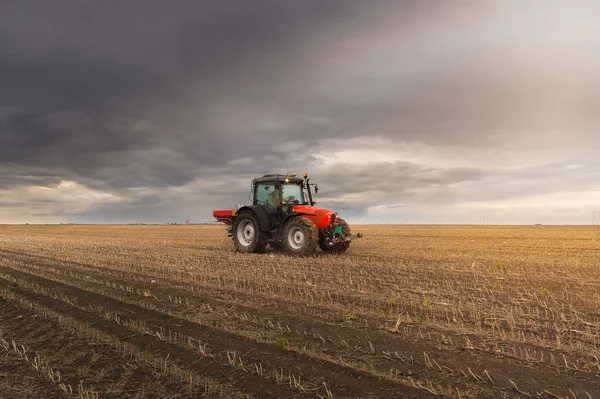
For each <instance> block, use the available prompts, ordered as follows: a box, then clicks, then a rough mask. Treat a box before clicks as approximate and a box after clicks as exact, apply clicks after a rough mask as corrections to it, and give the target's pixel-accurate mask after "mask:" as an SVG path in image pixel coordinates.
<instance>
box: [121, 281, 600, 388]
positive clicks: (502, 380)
mask: <svg viewBox="0 0 600 399" xmlns="http://www.w3.org/2000/svg"><path fill="white" fill-rule="evenodd" d="M127 284H136V282H135V281H128V282H127ZM140 289H142V290H146V289H152V290H153V291H154V292H157V290H160V289H161V287H160V286H156V285H152V286H151V287H150V286H145V287H141V286H140ZM163 289H164V288H163ZM169 290H172V288H169ZM172 294H173V295H177V293H176V292H175V293H172ZM181 294H185V293H181ZM188 294H189V293H188ZM200 300H201V301H204V300H209V298H200ZM167 305H168V304H167ZM173 307H174V308H176V307H177V306H173ZM255 311H256V310H255ZM258 313H263V314H264V313H265V310H264V309H261V310H260V311H259V312H258ZM298 322H299V323H300V324H298V323H296V324H292V326H298V325H301V326H302V325H303V324H302V323H307V324H305V325H304V328H306V329H308V331H310V328H314V329H315V330H316V331H318V332H319V339H321V340H323V341H324V340H325V339H327V340H330V341H331V344H332V346H330V345H329V343H328V344H327V345H320V344H319V343H318V342H319V340H318V339H316V338H315V339H314V340H313V341H312V342H310V340H309V341H308V342H305V341H303V340H301V339H299V344H300V345H304V346H306V345H308V346H309V347H310V348H311V350H320V351H322V352H324V353H328V352H332V353H341V354H342V355H344V354H348V355H350V356H357V355H356V353H351V352H350V353H349V352H348V348H344V347H343V346H341V344H339V343H340V342H342V341H344V342H346V344H347V343H348V342H351V343H354V342H357V341H356V337H357V336H359V342H360V343H361V344H364V343H365V342H368V343H369V346H370V348H371V350H373V348H378V350H377V353H378V355H376V354H375V352H373V353H369V349H366V350H359V351H358V352H360V354H362V359H363V360H364V361H367V362H369V363H371V364H378V365H379V366H383V367H388V366H389V367H394V368H395V369H396V370H397V371H399V372H400V373H401V374H402V373H405V374H403V375H411V374H412V375H413V376H419V377H423V378H427V379H430V378H434V379H435V378H440V376H439V375H436V373H433V372H429V371H428V370H427V369H422V370H420V371H416V372H415V370H414V368H415V365H414V360H413V359H420V362H419V363H421V362H422V363H425V364H427V363H429V364H431V365H432V368H434V369H435V368H436V367H437V368H440V371H442V368H441V367H443V369H444V370H443V371H446V372H447V371H450V372H452V370H454V371H455V372H459V369H461V370H464V371H465V372H467V370H468V372H473V373H475V374H480V375H484V376H485V375H487V374H491V375H492V376H493V381H494V383H495V384H496V386H497V387H510V386H511V382H510V381H511V380H512V381H514V382H516V383H517V384H518V385H527V386H528V387H530V388H531V389H535V390H537V391H538V392H542V391H543V389H542V388H544V387H546V388H547V387H551V386H552V385H553V384H554V383H555V382H556V381H557V375H558V372H559V371H558V370H555V369H554V368H553V367H546V366H544V365H543V364H540V363H529V364H524V363H522V362H519V361H516V360H515V359H511V358H507V357H505V356H494V357H487V356H485V354H484V356H481V355H482V354H481V353H477V352H476V351H473V350H464V348H460V349H458V350H453V349H452V348H448V347H446V346H443V345H439V344H436V343H435V342H427V340H424V339H421V340H417V341H414V340H411V339H410V338H409V337H407V336H406V335H400V334H389V333H388V334H382V332H380V331H360V330H357V329H356V328H352V327H347V326H339V325H338V326H336V325H323V324H319V323H315V322H313V323H310V322H308V321H303V320H299V321H298ZM305 331H306V330H305ZM313 331H314V330H313ZM313 336H314V335H313ZM330 337H331V338H330ZM361 340H362V341H361ZM324 343H325V342H323V344H324ZM335 344H338V345H335ZM380 348H381V349H382V350H383V352H381V351H380V350H379V349H380ZM394 352H396V356H394ZM398 353H399V354H401V355H400V356H397V354H398ZM382 355H385V356H382ZM390 355H391V357H392V358H394V357H395V358H396V361H392V360H391V359H389V358H388V357H389V356H390ZM488 356H489V355H488ZM424 358H425V359H424ZM429 358H432V359H433V362H432V361H431V360H429V362H428V359H429ZM398 359H404V360H398ZM406 359H410V360H412V361H408V362H407V360H406ZM402 361H405V362H406V363H402ZM386 364H387V365H388V366H385V365H386ZM440 366H441V367H440ZM563 372H564V371H563ZM572 373H573V374H574V376H573V380H572V382H570V384H571V385H568V386H572V387H571V389H575V391H576V392H577V389H580V388H581V389H584V388H585V389H587V390H597V389H598V385H597V384H594V383H593V382H591V381H586V380H593V378H594V376H593V375H589V374H588V375H587V376H586V373H585V372H575V370H573V371H572ZM526 375H527V376H532V375H533V378H525V377H524V376H526ZM446 378H447V379H449V380H452V377H451V375H449V376H446ZM491 378H492V377H490V380H491ZM473 379H474V380H477V379H476V378H475V377H473ZM454 380H456V379H454ZM484 381H485V383H483V384H477V383H476V382H477V381H474V382H475V383H474V384H473V385H475V386H477V385H480V386H481V389H482V390H484V391H485V390H489V387H488V388H487V389H486V385H489V384H487V382H488V381H489V380H487V379H486V380H484ZM561 383H564V381H561ZM454 384H456V382H454ZM458 385H461V384H458ZM496 389H498V388H496ZM557 389H558V388H557Z"/></svg>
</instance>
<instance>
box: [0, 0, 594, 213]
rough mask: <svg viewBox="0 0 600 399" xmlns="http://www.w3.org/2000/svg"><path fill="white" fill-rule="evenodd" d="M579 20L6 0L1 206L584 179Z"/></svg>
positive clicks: (350, 205)
mask: <svg viewBox="0 0 600 399" xmlns="http://www.w3.org/2000/svg"><path fill="white" fill-rule="evenodd" d="M557 4H558V3H557ZM589 6H590V7H591V6H592V5H589ZM589 15H591V14H590V13H587V12H583V11H582V9H578V8H577V7H568V6H564V5H563V6H560V5H556V4H554V5H549V6H548V7H546V8H544V10H542V11H540V10H538V9H535V7H533V6H529V5H521V4H520V3H517V2H510V1H509V2H501V3H494V4H492V3H490V4H482V3H477V4H467V3H462V4H460V5H458V4H457V3H439V2H436V3H419V4H416V3H413V2H399V1H379V2H375V3H373V2H364V1H359V0H356V1H352V0H350V1H348V0H330V1H321V0H313V1H288V2H283V1H278V0H261V1H243V0H226V1H213V2H198V1H192V0H189V1H188V0H181V1H175V2H170V3H169V4H166V3H165V2H163V1H158V0H146V1H129V2H116V1H111V2H81V1H74V0H68V1H67V0H65V1H52V2H48V1H46V2H44V1H37V2H36V1H29V2H26V1H21V2H3V3H1V4H0V202H1V204H2V206H0V217H2V216H3V215H7V214H8V215H10V214H15V213H16V212H17V210H18V209H17V208H21V211H22V214H24V215H26V214H28V213H27V209H31V210H32V211H33V210H35V214H36V215H38V216H40V217H42V216H44V215H46V216H48V217H59V216H60V215H61V214H63V215H71V216H73V217H79V216H81V217H84V218H85V217H88V219H89V220H90V221H120V220H125V219H127V220H128V221H136V220H135V219H138V220H139V219H144V218H145V219H147V220H149V219H152V220H155V221H158V220H160V221H163V220H164V219H167V218H179V219H182V218H183V219H186V218H190V219H195V220H198V219H200V220H206V219H207V218H209V217H210V209H211V208H214V207H234V206H236V205H237V204H238V203H239V202H242V201H245V199H246V195H247V189H248V185H249V181H250V179H251V178H252V177H254V176H256V175H259V174H262V173H273V172H275V173H276V172H281V173H285V172H297V173H302V172H304V171H307V172H309V173H311V175H312V176H314V181H315V182H317V181H318V182H319V183H320V187H321V194H320V195H321V196H322V197H321V198H323V199H324V200H326V202H327V203H326V204H324V205H326V206H335V207H336V208H337V209H339V210H340V212H342V213H344V212H345V213H347V214H348V215H350V216H355V217H361V216H365V215H367V214H368V212H369V209H370V208H373V207H380V208H377V209H402V210H403V211H404V210H406V212H409V209H411V206H413V207H414V206H419V205H421V204H426V203H428V204H432V205H435V206H438V207H441V206H444V205H446V206H453V205H456V204H460V203H461V202H468V201H482V200H490V201H493V200H504V199H510V198H516V199H518V198H523V197H527V196H528V195H529V196H531V195H545V194H548V193H552V192H556V191H560V190H582V189H587V188H589V187H590V183H589V177H590V176H593V175H594V173H596V172H598V161H597V159H598V157H597V153H596V152H594V150H593V148H594V146H593V144H594V142H596V140H597V139H596V132H597V128H598V125H600V120H599V117H598V115H599V114H598V113H597V109H598V107H599V106H600V93H599V92H598V90H597V88H596V87H595V86H594V85H593V84H590V82H595V81H596V80H597V78H599V77H600V76H598V74H597V71H598V70H600V53H599V52H598V51H597V49H598V48H600V47H599V46H598V43H596V41H597V40H596V39H595V38H596V37H599V35H598V33H599V32H598V29H597V24H596V23H595V20H594V19H593V18H590V17H589ZM577 164H580V165H577ZM65 182H66V183H68V184H65ZM73 182H75V183H76V184H73ZM40 187H43V188H44V190H41V189H39V188H40ZM19 200H22V201H23V204H22V206H20V207H19V206H17V204H19ZM48 203H55V206H54V207H48V206H44V205H43V204H48ZM411 204H412V205H411ZM2 207H4V210H3V209H1V208H2ZM28 207H29V208H28ZM3 212H4V213H3ZM195 215H203V216H202V217H200V216H198V218H196V217H195ZM206 215H208V216H206ZM402 217H403V218H404V216H402ZM382 218H384V216H382ZM384 220H385V219H384Z"/></svg>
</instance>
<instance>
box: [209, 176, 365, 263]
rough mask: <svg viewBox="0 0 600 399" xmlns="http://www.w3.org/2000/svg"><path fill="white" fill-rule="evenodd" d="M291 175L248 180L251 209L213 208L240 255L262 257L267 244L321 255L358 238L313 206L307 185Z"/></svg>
mask: <svg viewBox="0 0 600 399" xmlns="http://www.w3.org/2000/svg"><path fill="white" fill-rule="evenodd" d="M303 177H304V178H300V177H297V175H296V174H295V173H293V174H289V175H288V174H268V175H264V176H261V177H258V178H255V179H254V180H252V184H251V190H250V195H249V199H251V200H252V205H247V206H240V207H239V209H237V210H213V216H214V217H215V218H216V219H217V220H218V221H219V222H222V223H224V224H225V225H226V229H227V236H228V237H232V240H233V244H234V246H235V248H236V249H237V250H238V251H240V252H252V253H264V252H265V250H266V247H267V245H269V246H270V247H271V248H272V249H273V250H276V251H284V252H286V253H288V254H291V255H297V256H306V255H311V254H313V253H315V251H316V250H317V246H318V247H320V248H321V250H322V251H323V252H326V253H342V252H344V251H346V250H347V249H348V247H349V246H350V242H351V241H352V240H354V239H356V238H360V237H362V234H360V233H358V234H356V235H352V234H351V233H350V226H348V223H346V221H345V220H344V219H342V218H340V217H338V214H337V213H336V212H333V211H330V210H327V209H323V208H318V207H316V206H315V205H316V201H314V200H313V193H312V190H311V188H313V187H314V191H315V194H316V193H318V192H319V186H318V185H317V184H312V183H309V178H308V175H307V174H306V173H304V175H303Z"/></svg>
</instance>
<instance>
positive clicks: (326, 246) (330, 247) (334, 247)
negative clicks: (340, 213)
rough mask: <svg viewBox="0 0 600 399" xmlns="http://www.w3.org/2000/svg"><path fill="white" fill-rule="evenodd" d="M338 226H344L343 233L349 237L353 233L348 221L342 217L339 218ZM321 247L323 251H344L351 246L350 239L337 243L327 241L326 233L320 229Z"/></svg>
mask: <svg viewBox="0 0 600 399" xmlns="http://www.w3.org/2000/svg"><path fill="white" fill-rule="evenodd" d="M338 226H342V235H343V236H345V237H348V236H349V235H351V232H350V226H348V223H346V221H345V220H344V219H342V218H338ZM319 247H320V248H321V250H322V251H323V252H326V253H342V252H345V251H346V250H347V249H348V248H349V247H350V241H346V242H336V243H335V244H330V243H328V242H327V240H326V237H325V233H324V232H322V231H319Z"/></svg>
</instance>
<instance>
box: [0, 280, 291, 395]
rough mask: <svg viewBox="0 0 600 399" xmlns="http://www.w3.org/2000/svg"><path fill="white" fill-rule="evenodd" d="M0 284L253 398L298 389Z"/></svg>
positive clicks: (7, 283)
mask: <svg viewBox="0 0 600 399" xmlns="http://www.w3.org/2000/svg"><path fill="white" fill-rule="evenodd" d="M18 280H19V279H17V281H18ZM0 286H4V287H6V288H7V289H8V290H9V291H12V292H15V293H17V294H18V295H20V296H22V297H24V298H26V299H27V300H29V301H32V302H35V303H38V304H40V305H42V306H44V307H46V308H48V309H51V310H52V311H54V312H57V313H59V314H61V315H65V316H68V317H71V318H73V319H75V320H76V321H77V322H79V323H82V324H84V325H87V326H89V327H91V328H93V329H96V330H98V331H101V332H103V333H106V334H109V335H112V336H114V337H117V338H118V339H120V340H121V341H122V342H126V343H128V344H132V345H133V346H134V347H136V348H137V349H138V350H140V351H141V352H145V353H148V354H151V355H152V356H155V357H159V358H162V359H165V358H168V359H170V361H171V363H178V365H180V366H181V367H183V368H185V369H186V370H188V371H191V372H194V373H197V374H199V375H201V376H203V377H208V378H210V379H212V380H214V381H215V382H218V383H221V384H223V385H225V386H230V387H232V388H235V389H237V390H239V391H241V392H244V393H247V394H249V395H252V396H254V397H261V398H262V397H264V398H276V399H278V398H290V397H296V396H298V392H297V391H294V390H292V389H291V388H289V386H286V385H276V384H273V383H271V382H270V381H269V380H267V379H265V378H262V377H260V376H258V375H253V374H249V373H245V372H242V371H239V370H236V369H234V368H232V367H230V366H228V365H224V364H221V363H220V362H217V361H214V360H212V359H211V358H208V357H203V356H200V355H199V354H197V353H194V352H192V351H190V350H186V349H183V348H181V347H179V346H177V345H175V344H172V343H169V342H165V341H162V340H159V339H157V338H155V337H153V336H151V335H148V334H143V333H140V332H137V331H134V330H131V329H129V328H127V327H125V326H123V325H121V324H118V323H115V322H111V321H107V320H106V319H103V318H101V317H100V316H98V315H96V314H93V313H90V312H87V311H85V310H83V309H80V308H78V307H75V306H73V305H70V304H68V303H66V302H63V301H62V300H60V299H55V298H52V297H49V296H46V295H43V294H39V293H36V292H32V291H29V290H28V289H27V288H24V287H21V286H20V285H19V284H18V283H13V282H11V281H7V280H5V279H3V278H0ZM53 291H55V292H59V290H55V289H53Z"/></svg>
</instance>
